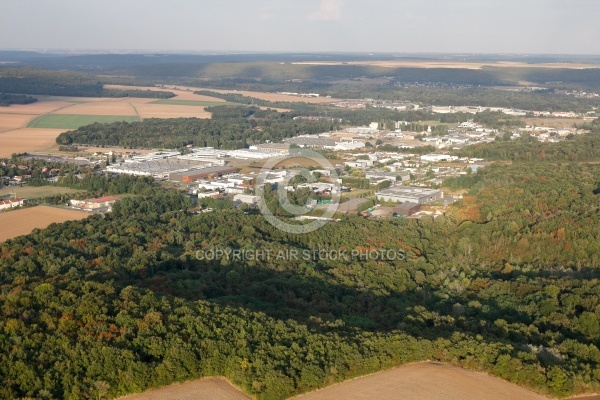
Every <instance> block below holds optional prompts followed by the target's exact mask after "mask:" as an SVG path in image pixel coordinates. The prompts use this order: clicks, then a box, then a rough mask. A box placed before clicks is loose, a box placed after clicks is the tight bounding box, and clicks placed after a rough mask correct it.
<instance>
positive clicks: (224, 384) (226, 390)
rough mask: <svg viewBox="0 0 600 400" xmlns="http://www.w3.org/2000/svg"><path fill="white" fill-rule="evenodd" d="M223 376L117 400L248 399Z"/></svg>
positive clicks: (179, 384)
mask: <svg viewBox="0 0 600 400" xmlns="http://www.w3.org/2000/svg"><path fill="white" fill-rule="evenodd" d="M249 399H251V397H248V396H246V395H245V394H244V393H242V392H241V391H240V390H239V389H237V388H236V387H235V386H233V385H232V384H231V383H229V381H228V380H227V379H225V378H221V377H211V378H203V379H198V380H195V381H191V382H186V383H175V384H173V385H169V386H165V387H162V388H158V389H153V390H149V391H147V392H144V393H138V394H132V395H129V396H125V397H119V399H118V400H249Z"/></svg>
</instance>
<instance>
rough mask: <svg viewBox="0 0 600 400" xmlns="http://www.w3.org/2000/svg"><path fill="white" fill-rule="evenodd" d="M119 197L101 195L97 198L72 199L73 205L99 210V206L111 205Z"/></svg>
mask: <svg viewBox="0 0 600 400" xmlns="http://www.w3.org/2000/svg"><path fill="white" fill-rule="evenodd" d="M117 200H119V197H100V198H97V199H85V200H71V201H70V203H71V206H73V207H77V208H82V209H84V210H97V209H99V208H104V207H110V206H111V205H112V204H113V203H114V202H116V201H117Z"/></svg>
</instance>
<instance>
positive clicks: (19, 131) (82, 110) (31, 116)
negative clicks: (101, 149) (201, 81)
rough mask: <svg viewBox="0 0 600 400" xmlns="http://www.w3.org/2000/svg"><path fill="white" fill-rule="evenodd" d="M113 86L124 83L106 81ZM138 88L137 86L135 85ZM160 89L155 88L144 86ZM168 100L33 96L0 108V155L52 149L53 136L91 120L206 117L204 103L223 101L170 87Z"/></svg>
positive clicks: (111, 120) (54, 137)
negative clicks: (28, 100)
mask: <svg viewBox="0 0 600 400" xmlns="http://www.w3.org/2000/svg"><path fill="white" fill-rule="evenodd" d="M107 88H109V89H110V88H113V89H120V88H122V89H127V88H129V89H131V87H127V86H123V87H121V86H115V85H107ZM135 89H138V88H135ZM147 89H154V90H161V89H159V88H147ZM173 92H174V93H175V94H176V95H177V96H176V97H174V98H173V99H169V101H167V102H164V103H161V102H160V101H158V102H156V103H154V102H155V101H156V99H153V98H136V97H122V98H102V97H67V96H35V97H37V99H38V101H37V102H35V103H31V104H25V105H21V104H15V105H11V106H10V107H2V108H0V157H10V156H11V154H13V153H24V152H36V151H38V152H39V151H48V150H52V149H54V150H56V142H55V140H56V137H57V136H58V135H59V134H60V133H62V132H65V131H67V130H70V129H76V128H78V127H80V126H82V125H86V124H91V123H94V122H115V121H129V122H133V121H140V120H141V119H144V118H179V117H183V118H190V117H196V118H210V117H211V113H209V112H208V111H206V110H205V108H206V107H209V106H213V105H219V104H225V103H226V102H225V101H224V100H222V99H218V98H215V97H210V96H201V95H195V94H193V93H191V92H188V91H184V90H173Z"/></svg>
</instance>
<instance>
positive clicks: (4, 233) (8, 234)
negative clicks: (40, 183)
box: [0, 206, 90, 242]
mask: <svg viewBox="0 0 600 400" xmlns="http://www.w3.org/2000/svg"><path fill="white" fill-rule="evenodd" d="M89 216H90V214H88V213H86V212H81V211H74V210H66V209H62V208H55V207H48V206H37V207H32V208H24V209H22V210H13V211H7V212H2V213H0V242H4V241H5V240H7V239H11V238H14V237H16V236H20V235H26V234H28V233H31V231H32V230H34V229H35V228H39V229H42V228H45V227H47V226H48V225H50V224H52V223H54V222H65V221H74V220H78V219H84V218H87V217H89Z"/></svg>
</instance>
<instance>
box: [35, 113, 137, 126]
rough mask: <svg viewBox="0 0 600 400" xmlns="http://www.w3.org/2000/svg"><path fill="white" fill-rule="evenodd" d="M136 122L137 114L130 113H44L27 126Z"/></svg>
mask: <svg viewBox="0 0 600 400" xmlns="http://www.w3.org/2000/svg"><path fill="white" fill-rule="evenodd" d="M118 121H126V122H137V121H140V118H139V117H138V116H131V115H77V114H46V115H42V116H40V117H37V118H36V119H34V120H32V121H31V122H30V123H29V125H27V127H28V128H49V129H77V128H79V127H80V126H84V125H90V124H93V123H94V122H101V123H110V122H118Z"/></svg>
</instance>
